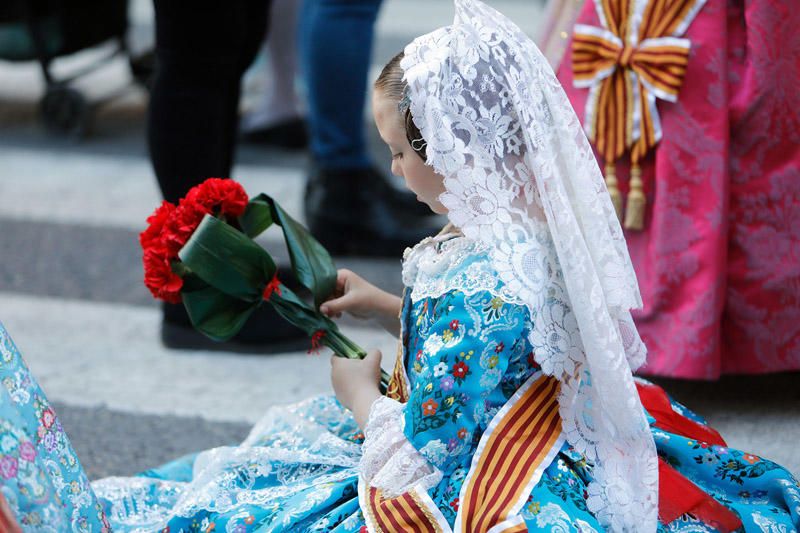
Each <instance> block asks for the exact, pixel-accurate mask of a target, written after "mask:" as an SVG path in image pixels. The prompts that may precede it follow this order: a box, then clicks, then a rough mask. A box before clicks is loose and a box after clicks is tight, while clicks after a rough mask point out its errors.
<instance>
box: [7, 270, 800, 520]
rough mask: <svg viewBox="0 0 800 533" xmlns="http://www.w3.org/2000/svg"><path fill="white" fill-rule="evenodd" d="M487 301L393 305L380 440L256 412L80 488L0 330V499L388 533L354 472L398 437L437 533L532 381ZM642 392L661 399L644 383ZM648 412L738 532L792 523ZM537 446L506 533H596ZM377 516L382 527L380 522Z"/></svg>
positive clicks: (581, 489) (141, 516)
mask: <svg viewBox="0 0 800 533" xmlns="http://www.w3.org/2000/svg"><path fill="white" fill-rule="evenodd" d="M476 260H479V259H476ZM469 263H470V260H466V261H464V263H463V264H462V266H461V267H460V268H468V267H469ZM495 294H497V291H475V292H471V291H469V290H465V291H461V290H450V291H447V292H445V293H444V294H442V295H440V296H438V297H425V298H420V299H419V300H418V301H412V299H411V296H410V293H408V294H407V295H406V296H405V298H404V303H403V312H402V315H401V321H402V325H403V331H404V333H403V336H402V337H403V338H402V349H401V350H400V351H399V354H398V364H397V365H396V367H395V372H394V378H393V386H392V387H390V396H393V399H391V400H390V399H388V398H387V399H381V400H379V402H376V404H378V403H380V402H382V401H384V400H385V402H387V405H389V403H388V402H396V403H395V404H391V405H390V409H391V408H392V407H391V406H392V405H394V406H395V407H397V406H399V407H398V409H399V410H396V411H395V414H397V413H400V416H395V417H394V422H392V423H394V424H395V426H396V428H395V430H394V431H395V433H394V435H393V436H391V435H390V436H388V437H387V433H386V432H384V434H382V435H378V434H377V433H375V434H374V435H372V436H371V433H370V425H371V424H373V418H376V417H378V416H379V414H378V413H376V411H377V409H376V407H375V406H373V412H371V413H370V424H368V426H367V428H366V440H367V443H366V444H364V438H365V437H364V434H362V433H361V432H360V431H359V428H358V427H357V425H356V424H355V421H354V419H353V418H352V416H351V414H350V413H349V412H348V411H346V410H345V409H344V408H343V407H342V406H341V405H340V404H339V403H338V402H337V401H336V399H335V398H333V397H331V396H319V397H313V398H310V399H308V400H305V401H303V402H300V403H296V404H293V405H288V406H279V407H273V408H270V409H269V410H268V411H267V412H266V414H265V415H264V417H263V418H262V420H261V421H260V422H259V423H258V424H256V425H255V426H254V427H253V429H252V431H251V433H250V435H249V436H248V437H247V439H246V440H245V441H244V442H243V443H241V444H239V445H238V446H230V447H221V448H215V449H212V450H206V451H203V452H200V453H198V454H195V455H191V456H187V457H184V458H181V459H178V460H176V461H174V462H172V463H169V464H166V465H164V466H161V467H159V468H156V469H154V470H150V471H147V472H143V473H141V474H139V475H138V476H135V477H128V478H106V479H101V480H98V481H94V482H93V483H92V484H91V486H90V485H89V483H88V481H87V479H86V476H85V474H84V473H83V471H82V469H81V467H80V463H79V461H78V459H77V457H75V454H74V452H73V450H72V448H71V447H70V444H69V441H68V439H67V437H66V435H64V432H63V431H62V430H61V426H60V424H59V423H58V419H57V417H56V416H55V415H54V413H53V411H52V409H51V408H50V407H49V405H48V403H47V399H46V398H45V396H44V393H43V392H42V391H41V389H40V388H39V386H38V384H37V383H36V381H35V380H34V379H33V377H31V375H30V373H29V372H28V370H27V368H26V366H25V364H24V362H23V360H22V358H21V356H20V354H19V352H18V351H17V349H16V348H15V346H14V344H13V342H12V341H11V339H10V337H9V336H8V334H7V333H6V331H5V330H4V329H3V328H2V326H0V381H2V384H3V386H2V387H0V400H1V402H0V428H2V436H0V480H1V481H2V486H0V491H2V494H3V495H4V496H5V498H6V500H7V501H8V502H9V504H10V506H11V509H12V510H13V512H14V513H15V515H16V517H17V520H18V522H19V523H20V524H21V525H22V528H23V530H26V531H57V532H61V531H105V530H107V529H108V528H109V527H113V530H114V531H167V532H171V533H177V532H205V533H210V532H223V531H224V532H236V533H244V532H252V531H264V532H266V531H287V532H289V531H291V532H304V531H333V532H362V531H367V530H370V531H372V530H377V529H382V530H387V531H392V530H397V529H405V528H401V527H399V526H396V527H392V526H391V525H389V526H385V525H384V526H382V525H381V524H385V522H382V519H381V516H378V515H379V514H380V513H382V512H384V511H386V508H384V509H383V511H381V509H380V508H379V507H374V508H373V507H370V506H371V505H372V503H370V502H371V501H372V500H371V499H370V498H371V496H370V495H373V492H372V490H373V489H371V488H369V487H368V485H369V484H370V482H369V480H365V479H364V476H365V475H366V474H364V471H365V469H366V468H367V467H365V465H364V464H363V462H362V458H363V457H364V456H365V455H367V454H368V453H371V454H372V456H373V457H375V454H376V453H377V454H378V456H380V454H381V453H383V454H384V456H385V455H386V452H387V450H389V449H390V446H389V445H386V446H384V445H385V444H386V442H389V441H386V440H381V439H386V438H389V439H392V438H393V439H394V442H395V444H397V440H398V435H399V438H400V439H402V440H403V442H402V444H401V445H400V446H399V447H397V448H396V450H397V453H396V454H395V457H394V458H392V457H388V456H386V457H385V460H386V461H387V462H391V461H393V460H395V459H396V458H397V456H398V455H402V454H411V455H410V456H409V457H410V458H411V459H413V460H415V461H417V464H418V465H419V464H421V463H420V461H422V462H423V463H424V464H427V466H426V467H425V468H427V470H426V472H427V473H426V475H425V476H424V478H425V481H424V483H423V484H417V485H416V489H415V490H416V491H417V492H416V493H415V494H416V496H415V498H410V499H408V502H410V504H411V505H412V507H413V505H414V503H415V502H416V503H419V504H420V505H421V506H422V507H423V508H424V507H425V505H427V506H428V513H427V514H426V516H427V519H429V520H430V521H431V522H430V524H429V526H427V527H426V526H419V522H418V526H417V529H416V530H418V531H426V530H431V531H448V530H449V529H450V528H451V527H453V525H454V523H455V521H456V517H457V512H458V509H459V508H460V507H462V506H463V505H466V503H464V502H462V501H460V497H463V495H464V494H465V490H462V489H464V485H465V484H466V483H467V482H471V480H473V478H472V477H471V476H470V468H471V467H472V466H473V463H475V460H474V459H475V456H476V450H479V446H481V445H482V443H484V441H485V440H486V439H483V438H482V437H483V436H484V433H487V428H489V427H491V426H492V424H493V422H492V421H493V420H494V419H497V418H499V416H498V414H502V411H503V408H504V406H506V404H511V403H513V402H509V400H513V399H515V398H517V397H518V396H519V394H518V392H519V391H520V390H521V387H523V385H524V384H525V383H526V382H530V380H531V378H532V377H533V378H535V377H536V376H537V375H539V373H540V370H539V368H538V366H537V364H536V362H535V361H534V358H533V356H532V353H531V349H530V344H529V341H528V334H529V330H530V326H531V319H532V318H531V317H530V316H529V314H528V310H527V308H526V307H524V306H521V305H516V304H512V303H508V302H506V301H504V300H503V299H502V298H499V297H497V296H495ZM533 319H534V320H535V317H533ZM640 385H641V386H642V387H646V388H649V390H650V391H651V392H655V393H657V394H661V391H660V389H658V388H657V387H655V386H653V385H650V384H647V383H646V382H641V383H640ZM515 395H516V396H515ZM664 398H666V396H664ZM646 405H647V404H646ZM666 405H667V406H669V407H670V409H669V410H670V413H671V414H672V415H675V416H676V417H677V418H679V419H681V420H684V421H686V420H688V421H689V424H690V425H691V424H696V425H697V426H699V427H700V428H701V430H702V428H705V427H706V426H705V423H704V421H703V419H701V418H700V417H698V416H697V415H695V414H694V413H692V412H690V411H688V410H687V409H686V408H684V407H683V406H681V405H679V404H677V403H675V402H674V401H671V400H668V401H667V404H666ZM650 418H651V422H652V426H651V427H652V432H653V437H654V439H655V442H656V446H657V449H658V453H659V456H660V457H661V458H662V459H663V460H664V463H667V464H668V465H670V467H671V468H673V469H675V470H676V471H677V472H680V474H678V477H680V478H681V479H682V480H683V481H684V482H691V484H693V486H696V487H699V488H700V489H701V490H702V493H703V494H704V495H705V494H708V495H710V496H713V500H712V503H714V502H716V503H714V504H715V505H716V504H722V505H723V506H725V508H727V510H728V511H730V512H732V514H733V515H735V516H736V517H738V519H739V520H740V521H741V524H742V528H741V529H740V530H743V531H748V532H749V531H763V532H770V533H772V532H776V533H777V532H787V533H788V532H790V531H797V530H798V527H799V526H800V486H798V482H797V480H796V479H795V478H794V477H793V476H792V475H791V474H790V473H789V472H788V471H786V470H785V469H784V468H782V467H780V466H779V465H777V464H775V463H773V462H771V461H768V460H766V459H763V458H761V457H758V456H755V455H752V454H748V453H744V452H741V451H739V450H735V449H732V448H727V447H724V446H721V445H709V444H708V443H706V442H702V441H698V440H696V439H692V438H689V437H686V436H681V435H679V434H676V433H673V432H670V431H669V430H668V429H667V428H663V427H657V426H658V425H659V423H658V422H656V419H657V418H659V416H656V418H655V419H654V418H653V417H650ZM668 418H669V417H668ZM495 430H496V428H495ZM495 430H493V431H495ZM398 432H399V433H398ZM388 434H391V431H389V432H388ZM370 442H371V444H370ZM377 445H380V446H384V448H385V449H381V450H378V449H375V447H376V446H377ZM548 445H550V446H552V447H553V448H552V452H551V453H549V454H548V455H546V457H544V460H543V461H542V462H541V464H540V465H539V466H538V467H537V468H538V474H537V477H536V478H535V479H534V481H532V482H531V483H530V484H531V485H532V488H530V489H529V490H528V489H526V492H525V494H524V496H525V497H524V498H523V500H522V501H521V504H520V505H518V506H517V507H515V515H514V518H515V520H516V522H515V523H516V524H518V525H517V526H516V528H515V529H514V528H512V529H507V530H508V531H512V530H513V531H525V530H530V531H582V532H588V531H602V527H601V526H600V525H599V523H598V522H597V520H596V519H595V517H594V516H593V515H592V514H591V513H590V512H589V511H588V510H587V504H586V500H587V493H586V490H585V487H586V485H587V482H588V481H589V480H590V479H591V477H592V468H591V465H590V464H588V463H587V462H586V461H585V460H584V458H583V457H582V456H581V455H580V454H579V453H577V452H576V451H574V450H573V449H571V448H570V447H569V445H567V444H566V443H564V441H563V439H560V438H556V437H555V436H554V437H553V438H552V439H551V440H550V441H548ZM369 446H372V448H373V449H372V450H371V451H370V450H369ZM393 449H395V448H393ZM481 449H482V448H481ZM392 453H394V452H392ZM413 456H416V457H413ZM374 470H375V469H374V465H373V474H375V475H376V476H379V473H380V472H379V470H380V469H378V472H377V473H376V472H374ZM684 476H685V477H684ZM360 478H361V482H360ZM377 479H378V477H375V478H374V480H376V481H375V483H376V484H377ZM687 480H688V481H687ZM491 481H492V480H491V478H489V479H488V480H487V479H485V480H484V482H485V483H491ZM360 485H361V486H360ZM360 490H361V495H360V496H359V491H360ZM662 490H663V487H662ZM389 492H390V491H389V490H388V489H387V490H386V494H387V496H386V498H387V499H389V496H388V494H389ZM468 492H469V491H466V493H468ZM404 494H407V493H404ZM379 500H380V498H379ZM397 501H400V500H397ZM420 502H421V503H420ZM706 503H708V502H706ZM376 505H377V504H376ZM365 507H369V508H368V509H365ZM408 509H411V507H402V506H400V505H399V504H398V507H396V510H398V512H399V513H401V514H400V515H398V516H399V517H400V519H402V518H403V517H405V518H408V514H402V513H403V512H404V510H405V511H407V510H408ZM476 509H477V508H476ZM390 511H391V509H389V511H387V513H388V514H386V516H384V519H386V520H392V519H393V518H392V516H390V515H391V512H390ZM479 512H480V513H482V512H483V511H480V510H476V511H475V512H474V514H475V515H476V516H477V514H479ZM401 515H402V516H401ZM420 516H422V515H420ZM387 517H388V518H387ZM422 519H425V517H422ZM368 523H369V524H370V526H369V528H368V527H367V524H368ZM484 524H488V522H485V523H484ZM481 529H482V528H481V527H478V526H468V527H467V529H466V530H475V531H477V530H481ZM659 529H660V531H691V532H705V531H715V529H714V528H713V527H711V526H710V525H708V524H707V523H706V522H704V521H703V520H701V519H700V518H698V517H697V515H695V514H693V513H685V514H681V515H680V516H677V517H672V518H671V520H670V522H669V523H667V524H661V525H660V528H659ZM462 530H463V529H462ZM501 530H502V528H501Z"/></svg>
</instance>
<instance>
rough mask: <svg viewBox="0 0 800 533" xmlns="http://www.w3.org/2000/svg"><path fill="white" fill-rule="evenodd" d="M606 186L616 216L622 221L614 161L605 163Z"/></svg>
mask: <svg viewBox="0 0 800 533" xmlns="http://www.w3.org/2000/svg"><path fill="white" fill-rule="evenodd" d="M605 174H606V188H607V189H608V194H609V196H611V203H612V204H614V210H615V211H616V212H617V218H619V220H620V221H622V194H621V193H620V192H619V182H618V181H617V170H616V167H615V165H614V163H607V164H606V172H605Z"/></svg>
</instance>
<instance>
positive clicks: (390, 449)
mask: <svg viewBox="0 0 800 533" xmlns="http://www.w3.org/2000/svg"><path fill="white" fill-rule="evenodd" d="M404 408H405V404H402V403H400V402H398V401H396V400H392V399H390V398H387V397H385V396H382V397H380V398H378V399H377V400H375V402H374V403H373V404H372V407H371V408H370V412H369V417H368V419H367V424H366V425H365V427H364V437H365V439H364V444H363V448H362V450H363V455H362V456H361V464H360V468H359V470H360V473H361V476H362V477H363V478H364V480H365V481H366V482H367V483H368V484H369V486H371V487H375V488H377V489H381V490H382V491H383V496H384V497H385V498H394V497H396V496H400V495H401V494H403V493H405V492H408V491H409V490H410V489H412V488H413V487H415V486H420V485H421V486H422V488H424V489H425V490H428V489H430V488H433V487H435V486H436V485H438V484H439V482H440V481H441V480H442V477H443V474H442V472H441V471H440V470H439V469H438V468H436V467H435V466H433V465H432V464H431V463H430V462H429V461H428V460H427V459H425V457H423V456H422V455H421V454H420V453H419V451H417V449H416V448H414V445H412V444H411V442H410V441H409V440H408V439H407V438H406V436H405V434H404V433H403V426H402V421H403V420H404V417H403V410H404Z"/></svg>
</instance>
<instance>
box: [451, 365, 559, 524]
mask: <svg viewBox="0 0 800 533" xmlns="http://www.w3.org/2000/svg"><path fill="white" fill-rule="evenodd" d="M558 391H559V383H558V381H557V380H556V379H555V378H552V377H550V376H545V375H544V374H542V373H541V372H537V373H536V374H534V375H533V376H531V377H530V378H529V379H528V381H526V382H525V384H524V385H523V386H522V387H521V388H520V389H519V390H518V391H517V392H516V393H515V394H514V396H513V397H512V398H511V399H510V400H509V401H508V402H507V403H506V405H504V406H503V408H502V409H501V410H500V411H499V412H498V413H497V415H495V417H494V419H493V420H492V422H491V423H490V424H489V427H488V428H487V429H486V432H485V433H484V434H483V437H482V438H481V441H480V444H479V445H478V449H477V451H476V453H475V456H474V457H473V458H472V466H471V468H470V471H469V474H468V475H467V477H466V479H465V480H464V484H463V486H462V487H461V494H460V495H459V501H460V502H461V507H460V509H459V511H458V516H457V517H456V528H455V530H456V532H464V533H484V532H489V531H491V532H492V533H494V532H496V531H497V532H500V531H503V532H516V531H527V528H526V527H525V523H524V522H523V520H522V518H521V517H520V516H518V513H519V511H520V510H521V509H522V506H523V505H524V504H525V502H526V501H527V499H528V496H529V495H530V492H531V490H532V489H533V487H534V486H535V485H536V484H537V483H538V482H539V480H540V479H541V477H542V473H543V472H544V470H545V468H547V467H548V466H549V465H550V463H551V462H552V460H553V458H554V457H555V455H556V454H557V453H558V451H559V450H560V449H561V446H562V444H563V442H564V437H563V435H562V431H561V417H560V416H559V414H558Z"/></svg>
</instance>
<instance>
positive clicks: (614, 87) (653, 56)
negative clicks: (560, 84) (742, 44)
mask: <svg viewBox="0 0 800 533" xmlns="http://www.w3.org/2000/svg"><path fill="white" fill-rule="evenodd" d="M705 1H706V0H594V3H595V9H596V10H597V15H598V17H599V19H600V24H601V26H602V27H599V28H598V27H596V26H587V25H584V24H576V25H575V35H574V38H573V43H572V69H573V74H574V85H575V87H577V88H588V89H589V98H588V99H587V103H586V116H585V119H584V127H585V128H586V132H587V135H588V136H589V139H590V140H591V141H592V143H594V145H595V147H596V148H597V150H598V152H600V155H601V156H602V157H603V160H604V161H605V164H606V168H605V175H606V183H607V185H608V190H609V193H610V194H611V197H612V200H613V201H614V206H615V208H616V209H617V214H618V215H619V216H620V218H622V197H621V195H620V192H619V188H618V185H617V179H616V172H615V163H616V161H617V160H618V159H620V158H621V157H622V155H623V154H624V153H626V152H628V151H630V156H631V183H630V193H629V196H628V211H627V213H626V216H625V227H626V228H629V229H642V228H643V226H644V206H645V197H644V193H643V190H642V181H641V169H640V167H639V164H640V161H641V160H642V159H643V158H644V156H645V155H646V154H647V152H648V151H650V149H652V148H653V147H655V145H656V144H658V142H659V141H660V140H661V136H662V132H661V122H660V120H659V116H658V109H657V108H656V98H661V99H662V100H666V101H668V102H675V101H677V99H678V92H679V91H680V88H681V85H682V83H683V78H684V75H685V74H686V66H687V64H688V61H689V48H690V42H689V40H688V39H682V38H680V36H681V35H683V34H684V33H685V32H686V29H687V28H688V27H689V24H690V23H691V21H692V20H693V19H694V17H695V16H696V15H697V13H698V11H700V9H701V8H702V7H703V4H705Z"/></svg>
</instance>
